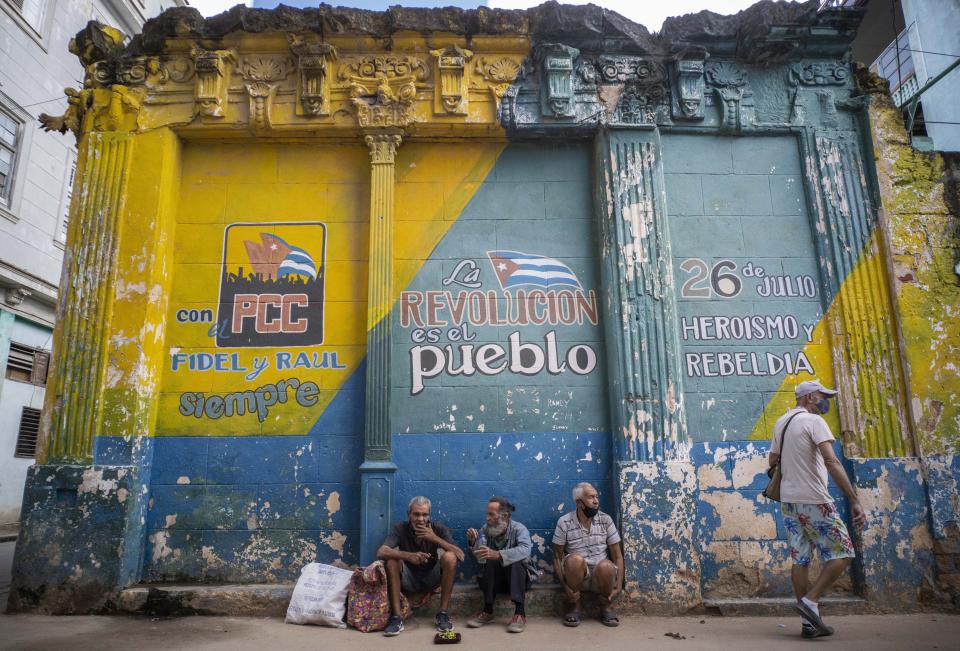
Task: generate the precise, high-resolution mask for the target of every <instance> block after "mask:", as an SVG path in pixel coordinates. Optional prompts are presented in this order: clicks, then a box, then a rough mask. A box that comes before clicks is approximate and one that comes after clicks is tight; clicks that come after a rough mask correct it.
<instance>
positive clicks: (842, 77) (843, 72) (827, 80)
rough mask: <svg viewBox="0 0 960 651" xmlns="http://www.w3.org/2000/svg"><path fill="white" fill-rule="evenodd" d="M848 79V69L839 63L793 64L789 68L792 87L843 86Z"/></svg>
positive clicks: (845, 65)
mask: <svg viewBox="0 0 960 651" xmlns="http://www.w3.org/2000/svg"><path fill="white" fill-rule="evenodd" d="M848 79H850V68H849V67H848V66H847V64H845V63H843V62H841V61H819V62H816V63H795V64H793V65H792V66H790V83H791V84H792V85H794V86H796V85H798V84H800V85H803V86H843V85H844V84H846V83H847V80H848Z"/></svg>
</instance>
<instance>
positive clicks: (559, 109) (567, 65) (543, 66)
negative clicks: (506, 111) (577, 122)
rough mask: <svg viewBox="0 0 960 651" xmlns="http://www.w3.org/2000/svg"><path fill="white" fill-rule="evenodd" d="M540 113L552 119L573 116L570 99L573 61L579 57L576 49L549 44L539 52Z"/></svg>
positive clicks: (573, 106) (571, 97) (572, 106)
mask: <svg viewBox="0 0 960 651" xmlns="http://www.w3.org/2000/svg"><path fill="white" fill-rule="evenodd" d="M539 55H540V56H539V57H537V60H538V62H539V64H540V110H541V112H542V113H543V115H545V116H548V117H555V118H572V117H573V116H574V115H575V108H576V107H575V103H574V96H573V71H574V66H573V63H574V60H575V59H576V58H577V57H578V56H580V50H578V49H577V48H573V47H569V46H567V45H561V44H560V43H548V44H546V45H543V46H542V47H541V48H540V52H539Z"/></svg>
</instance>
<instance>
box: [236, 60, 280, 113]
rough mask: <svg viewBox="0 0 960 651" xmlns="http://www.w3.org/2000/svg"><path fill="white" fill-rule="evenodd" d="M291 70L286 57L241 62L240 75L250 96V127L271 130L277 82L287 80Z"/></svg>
mask: <svg viewBox="0 0 960 651" xmlns="http://www.w3.org/2000/svg"><path fill="white" fill-rule="evenodd" d="M291 68H292V66H291V64H290V60H289V59H287V58H286V57H268V56H258V57H247V58H245V59H243V61H241V62H240V74H242V75H243V79H244V80H245V81H246V82H247V83H246V84H245V86H246V89H247V94H248V95H249V96H250V125H251V126H252V127H253V128H255V129H269V128H270V126H271V123H270V113H271V111H272V109H273V98H274V96H275V95H276V93H277V82H279V81H282V80H284V79H286V77H287V75H289V74H290V70H291Z"/></svg>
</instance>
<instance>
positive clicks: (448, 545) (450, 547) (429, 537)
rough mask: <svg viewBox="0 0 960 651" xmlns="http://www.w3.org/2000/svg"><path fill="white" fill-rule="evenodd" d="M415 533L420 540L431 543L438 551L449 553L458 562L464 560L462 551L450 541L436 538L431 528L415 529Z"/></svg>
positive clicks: (440, 537) (439, 537)
mask: <svg viewBox="0 0 960 651" xmlns="http://www.w3.org/2000/svg"><path fill="white" fill-rule="evenodd" d="M417 531H418V533H419V535H420V537H421V538H423V539H424V540H426V541H428V542H432V543H433V544H435V545H436V546H437V547H439V548H440V549H442V550H444V551H446V552H450V553H451V554H453V555H454V556H456V557H457V560H458V561H462V560H463V558H464V554H463V550H462V549H460V548H459V547H457V546H456V545H455V544H454V543H453V542H452V541H450V540H446V539H445V538H443V536H438V535H437V533H436V532H435V531H434V530H433V527H423V528H419V527H418V528H417ZM448 535H449V534H448Z"/></svg>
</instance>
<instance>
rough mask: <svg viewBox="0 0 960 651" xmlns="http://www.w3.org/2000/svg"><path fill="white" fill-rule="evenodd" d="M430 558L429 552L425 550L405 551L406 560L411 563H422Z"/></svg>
mask: <svg viewBox="0 0 960 651" xmlns="http://www.w3.org/2000/svg"><path fill="white" fill-rule="evenodd" d="M429 560H430V554H428V553H427V552H407V558H406V561H407V562H408V563H410V564H411V565H423V564H424V563H426V562H427V561H429Z"/></svg>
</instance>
